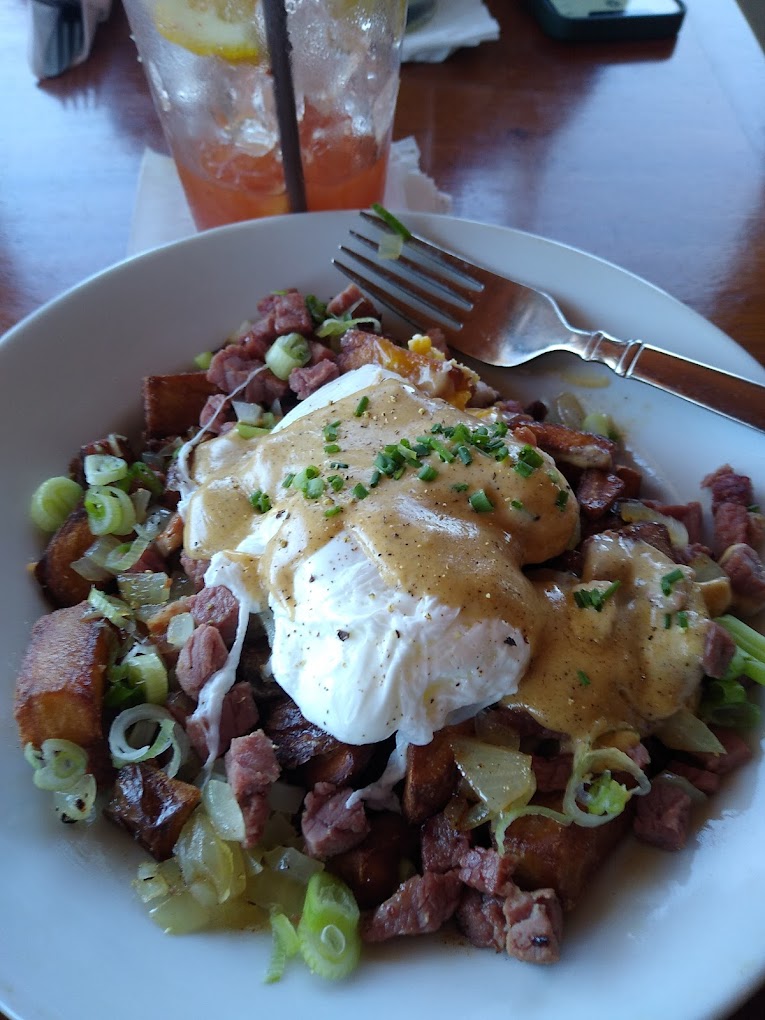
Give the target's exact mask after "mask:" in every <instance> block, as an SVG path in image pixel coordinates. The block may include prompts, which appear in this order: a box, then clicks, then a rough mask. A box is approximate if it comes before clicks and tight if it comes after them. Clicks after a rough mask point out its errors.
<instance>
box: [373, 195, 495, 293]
mask: <svg viewBox="0 0 765 1020" xmlns="http://www.w3.org/2000/svg"><path fill="white" fill-rule="evenodd" d="M359 215H360V216H361V218H362V219H363V220H366V222H367V223H370V224H372V225H373V226H375V227H377V229H378V230H384V231H386V232H387V233H389V234H393V233H395V231H394V230H393V229H392V228H391V227H389V226H388V224H387V223H385V221H384V220H382V219H381V218H380V217H379V216H376V215H375V214H374V213H370V212H367V210H366V209H362V210H360V212H359ZM404 244H408V245H411V246H412V247H413V248H416V249H418V250H419V251H421V252H423V253H424V254H425V255H427V256H428V258H431V259H433V261H434V262H440V263H441V264H442V265H444V266H447V267H448V268H449V269H450V270H451V271H452V272H454V273H457V274H459V275H461V276H463V277H465V283H466V285H467V286H470V284H472V285H473V288H474V289H475V288H476V284H483V283H485V282H486V280H487V278H488V277H490V276H492V275H493V274H491V273H488V271H485V270H483V269H481V267H480V266H476V265H473V263H471V262H465V260H464V259H461V258H460V257H459V256H458V255H454V254H452V252H450V251H446V249H445V248H439V247H438V246H437V245H435V244H431V243H430V242H429V241H426V240H425V238H424V237H420V235H419V234H415V233H411V232H410V235H409V237H408V238H407V239H405V241H404ZM485 272H486V276H484V273H485Z"/></svg>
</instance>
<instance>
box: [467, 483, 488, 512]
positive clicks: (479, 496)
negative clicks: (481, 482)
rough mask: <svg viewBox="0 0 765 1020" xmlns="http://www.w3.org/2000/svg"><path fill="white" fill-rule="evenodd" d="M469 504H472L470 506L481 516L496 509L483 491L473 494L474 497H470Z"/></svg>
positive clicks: (479, 490)
mask: <svg viewBox="0 0 765 1020" xmlns="http://www.w3.org/2000/svg"><path fill="white" fill-rule="evenodd" d="M468 503H470V505H471V506H472V508H473V509H474V510H475V511H476V513H479V514H485V513H488V512H489V511H490V510H493V509H494V504H493V503H492V501H491V500H490V499H489V497H488V496H487V495H486V493H485V492H484V490H483V489H478V491H477V492H474V493H472V495H470V496H468Z"/></svg>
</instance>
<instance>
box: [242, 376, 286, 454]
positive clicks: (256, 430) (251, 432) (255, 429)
mask: <svg viewBox="0 0 765 1020" xmlns="http://www.w3.org/2000/svg"><path fill="white" fill-rule="evenodd" d="M274 375H276V373H275V372H274ZM236 431H237V434H238V435H240V436H241V437H242V439H258V438H259V437H260V436H267V435H269V434H270V432H271V429H267V428H264V427H263V426H261V425H249V424H248V423H247V422H245V421H238V422H237V423H236Z"/></svg>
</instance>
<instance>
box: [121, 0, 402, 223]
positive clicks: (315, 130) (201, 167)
mask: <svg viewBox="0 0 765 1020" xmlns="http://www.w3.org/2000/svg"><path fill="white" fill-rule="evenodd" d="M265 5H270V6H269V7H268V8H267V9H266V6H265ZM125 9H126V11H127V15H128V19H129V22H130V27H131V31H132V34H133V38H134V40H135V43H136V45H137V48H138V54H139V58H140V60H141V61H142V63H143V65H144V70H145V73H146V76H147V79H148V82H149V85H150V88H151V92H152V96H153V99H154V105H155V107H156V110H157V114H158V116H159V119H160V122H161V124H162V128H163V131H164V135H165V138H166V141H167V144H168V146H169V148H170V151H171V152H172V155H173V157H174V159H175V164H176V166H177V169H178V175H179V177H180V180H181V183H182V184H183V188H184V191H185V193H186V198H187V199H188V203H189V206H190V209H191V213H192V215H193V217H194V221H195V223H196V225H197V227H198V228H199V229H205V228H207V227H215V226H220V225H221V224H224V223H233V222H236V221H239V220H246V219H252V218H255V217H260V216H272V215H277V214H279V213H286V212H290V211H292V210H294V208H295V206H296V200H295V198H294V179H295V175H296V173H297V174H299V175H300V176H301V177H302V183H301V185H300V188H301V189H302V193H303V194H304V199H305V207H307V208H308V209H309V210H311V211H317V210H322V209H354V208H361V207H365V206H368V205H370V204H371V203H373V202H376V201H380V199H381V198H382V195H383V191H384V188H385V177H386V172H387V164H388V154H389V150H390V141H391V132H392V127H393V115H394V112H395V107H396V98H397V95H398V84H399V69H400V60H401V41H402V38H403V34H404V29H405V24H406V0H125ZM274 11H276V12H278V14H279V16H280V17H281V19H282V23H283V24H285V25H286V35H285V36H283V37H282V38H281V39H280V40H279V42H278V44H277V46H278V49H279V52H278V53H277V52H273V53H272V52H271V50H273V49H274V38H273V24H274V21H273V18H274V16H275V14H274ZM269 17H270V18H271V22H270V24H269V23H268V19H269ZM267 29H268V31H267ZM267 39H270V41H271V50H270V49H269V45H268V42H267ZM290 49H291V58H290V59H289V60H287V61H286V65H287V68H288V70H287V77H288V80H287V82H286V86H289V90H288V91H285V81H284V72H283V71H281V72H280V71H279V67H283V66H284V64H285V60H284V51H285V50H286V52H287V53H289V51H290ZM286 95H289V104H288V106H289V110H290V112H291V116H292V128H293V137H294V139H296V140H299V157H298V158H297V160H296V158H295V156H294V154H291V153H290V150H289V146H288V145H287V144H286V139H285V124H284V113H283V111H284V101H285V96H286ZM293 95H294V101H293V98H292V96H293ZM280 104H281V106H280ZM283 143H285V144H283ZM285 157H286V158H285ZM296 162H297V163H298V164H299V165H298V167H296V166H295V163H296ZM301 171H302V173H301ZM291 185H292V186H291ZM297 204H298V207H300V200H297Z"/></svg>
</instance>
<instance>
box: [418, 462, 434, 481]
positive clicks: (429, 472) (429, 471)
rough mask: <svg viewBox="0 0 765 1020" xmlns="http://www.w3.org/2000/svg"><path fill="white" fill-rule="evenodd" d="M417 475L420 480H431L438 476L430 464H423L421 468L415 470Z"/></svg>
mask: <svg viewBox="0 0 765 1020" xmlns="http://www.w3.org/2000/svg"><path fill="white" fill-rule="evenodd" d="M417 477H418V478H419V479H420V481H421V482H432V481H433V479H434V478H437V477H438V471H436V469H435V468H434V467H433V465H432V464H425V465H424V466H423V468H422V470H421V471H418V472H417Z"/></svg>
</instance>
